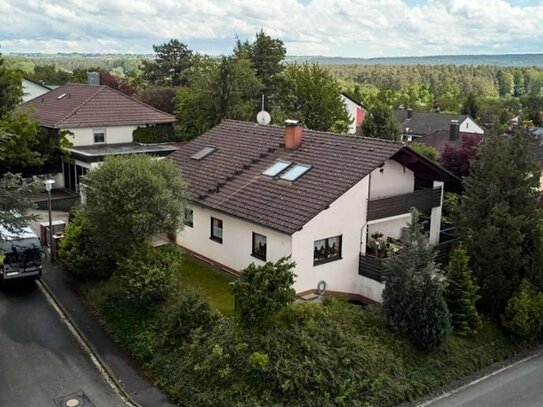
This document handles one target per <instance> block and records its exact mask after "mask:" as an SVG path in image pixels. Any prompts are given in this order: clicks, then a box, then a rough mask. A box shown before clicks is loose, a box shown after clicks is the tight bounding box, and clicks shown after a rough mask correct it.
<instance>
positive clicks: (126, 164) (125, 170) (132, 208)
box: [84, 155, 185, 254]
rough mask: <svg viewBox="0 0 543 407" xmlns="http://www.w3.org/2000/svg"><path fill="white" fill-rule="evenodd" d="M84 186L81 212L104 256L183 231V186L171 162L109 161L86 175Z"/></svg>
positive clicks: (138, 158) (136, 157)
mask: <svg viewBox="0 0 543 407" xmlns="http://www.w3.org/2000/svg"><path fill="white" fill-rule="evenodd" d="M85 185H86V187H85V191H86V195H87V203H86V205H85V207H84V211H85V214H86V215H87V217H88V220H89V223H90V226H91V229H92V233H93V234H94V236H95V238H96V240H97V242H98V244H99V245H100V246H101V248H102V250H103V251H106V252H110V253H114V254H117V253H120V254H122V253H123V252H124V250H126V249H127V248H128V247H129V246H130V245H133V244H138V243H143V242H146V241H148V240H149V239H150V238H151V237H153V236H154V235H156V234H158V233H175V232H176V231H177V230H178V229H179V228H180V227H181V226H182V214H183V210H184V202H185V183H184V181H183V179H182V177H181V175H180V173H179V170H178V169H177V168H176V167H175V165H174V164H173V163H172V162H171V161H169V160H155V159H153V157H150V156H147V155H132V156H128V157H122V156H121V157H109V158H107V159H106V160H105V161H104V162H103V163H102V164H101V165H100V167H98V168H96V169H93V170H92V171H90V172H89V173H88V174H87V176H86V177H85Z"/></svg>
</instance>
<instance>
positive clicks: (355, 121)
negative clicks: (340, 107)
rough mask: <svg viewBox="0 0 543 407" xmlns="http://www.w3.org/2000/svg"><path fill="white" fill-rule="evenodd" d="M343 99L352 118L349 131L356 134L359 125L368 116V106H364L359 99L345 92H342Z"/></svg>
mask: <svg viewBox="0 0 543 407" xmlns="http://www.w3.org/2000/svg"><path fill="white" fill-rule="evenodd" d="M341 100H342V101H343V104H344V105H345V109H346V110H347V113H348V114H349V117H350V118H351V124H350V125H349V131H348V133H349V134H355V133H356V129H357V128H358V126H360V125H361V124H362V123H363V122H364V118H365V117H366V108H365V107H364V106H362V104H361V103H360V102H359V101H358V100H356V99H354V98H353V97H352V96H350V95H348V94H347V93H344V92H342V93H341Z"/></svg>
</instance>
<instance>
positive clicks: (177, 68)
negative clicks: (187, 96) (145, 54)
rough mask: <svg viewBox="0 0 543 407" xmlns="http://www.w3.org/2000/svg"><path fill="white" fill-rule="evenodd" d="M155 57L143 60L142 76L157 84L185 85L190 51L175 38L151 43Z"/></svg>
mask: <svg viewBox="0 0 543 407" xmlns="http://www.w3.org/2000/svg"><path fill="white" fill-rule="evenodd" d="M153 50H154V51H155V59H154V60H152V61H148V60H144V61H143V65H142V68H143V78H144V79H145V80H146V81H148V82H149V83H152V84H154V85H159V86H183V85H187V83H188V78H187V71H188V69H189V68H190V67H191V66H192V58H193V55H192V51H191V50H189V49H188V47H187V46H186V45H185V44H183V43H182V42H181V41H179V40H177V39H171V40H170V41H168V42H165V43H162V44H159V45H153Z"/></svg>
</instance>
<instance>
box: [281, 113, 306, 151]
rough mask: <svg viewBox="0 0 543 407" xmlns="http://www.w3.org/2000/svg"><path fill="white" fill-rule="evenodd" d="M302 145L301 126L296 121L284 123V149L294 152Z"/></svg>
mask: <svg viewBox="0 0 543 407" xmlns="http://www.w3.org/2000/svg"><path fill="white" fill-rule="evenodd" d="M301 145H302V126H301V125H300V123H298V120H286V121H285V149H287V150H296V149H297V148H298V147H300V146H301Z"/></svg>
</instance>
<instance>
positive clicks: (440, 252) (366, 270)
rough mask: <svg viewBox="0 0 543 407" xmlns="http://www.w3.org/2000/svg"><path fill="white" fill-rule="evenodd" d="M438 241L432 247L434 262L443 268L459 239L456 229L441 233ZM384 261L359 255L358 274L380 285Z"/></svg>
mask: <svg viewBox="0 0 543 407" xmlns="http://www.w3.org/2000/svg"><path fill="white" fill-rule="evenodd" d="M439 241H440V243H439V244H437V245H435V246H434V249H435V252H436V258H435V262H436V264H438V265H440V266H442V267H444V266H446V265H447V263H448V262H449V258H450V256H451V252H452V250H453V249H454V247H455V246H456V245H458V242H459V241H460V238H459V236H458V233H457V232H456V229H455V228H450V229H445V230H442V231H441V233H440V236H439ZM385 260H386V258H380V257H376V256H372V255H370V254H362V253H360V259H359V263H358V274H360V275H361V276H364V277H368V278H371V279H372V280H375V281H379V282H380V283H384V282H386V279H387V272H386V271H385V266H384V262H385Z"/></svg>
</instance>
